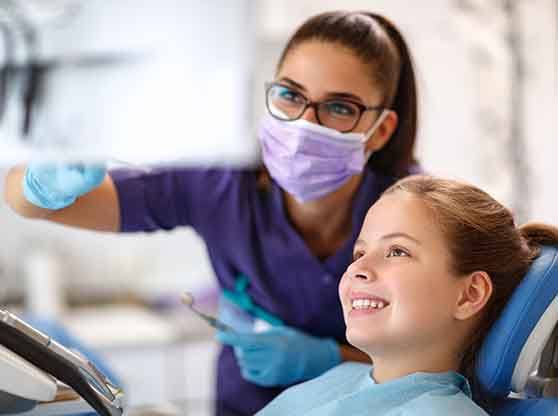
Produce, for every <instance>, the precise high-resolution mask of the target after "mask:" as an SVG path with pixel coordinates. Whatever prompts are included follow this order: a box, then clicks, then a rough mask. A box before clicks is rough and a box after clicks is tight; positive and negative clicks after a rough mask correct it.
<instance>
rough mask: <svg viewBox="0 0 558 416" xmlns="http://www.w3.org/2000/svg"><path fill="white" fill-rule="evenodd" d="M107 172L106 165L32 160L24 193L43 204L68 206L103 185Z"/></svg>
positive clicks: (47, 206) (25, 179)
mask: <svg viewBox="0 0 558 416" xmlns="http://www.w3.org/2000/svg"><path fill="white" fill-rule="evenodd" d="M106 173H107V170H106V168H105V167H104V166H102V165H84V164H83V163H74V164H31V165H29V166H28V167H27V169H26V170H25V176H24V178H23V195H24V196H25V198H26V199H27V200H28V201H29V202H31V203H32V204H34V205H37V206H38V207H41V208H47V209H61V208H65V207H67V206H68V205H71V204H73V203H74V202H75V200H76V198H77V197H79V196H81V195H83V194H86V193H87V192H89V191H91V190H92V189H94V188H96V187H97V186H99V185H100V184H101V182H102V181H103V179H104V177H105V175H106Z"/></svg>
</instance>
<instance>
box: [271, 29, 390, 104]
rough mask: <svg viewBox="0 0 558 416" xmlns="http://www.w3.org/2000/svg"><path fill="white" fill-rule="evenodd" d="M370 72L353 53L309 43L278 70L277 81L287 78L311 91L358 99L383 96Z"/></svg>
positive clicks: (296, 49)
mask: <svg viewBox="0 0 558 416" xmlns="http://www.w3.org/2000/svg"><path fill="white" fill-rule="evenodd" d="M370 71H371V68H370V66H369V65H366V64H365V63H363V62H362V60H361V59H360V58H359V57H358V56H356V55H355V54H354V53H353V52H352V51H351V50H350V49H348V48H346V47H344V46H342V45H340V44H336V43H331V42H323V41H316V40H313V41H306V42H303V43H301V44H299V45H297V46H295V47H294V48H293V49H292V50H291V51H289V53H288V54H287V56H286V57H285V60H284V62H283V64H282V66H281V67H280V68H279V71H278V73H277V77H278V78H282V77H286V78H289V79H292V80H293V81H295V82H297V83H298V84H301V85H302V86H303V87H305V88H306V89H307V90H308V91H310V92H314V91H319V92H320V93H327V92H331V91H336V92H341V91H345V92H350V93H353V94H355V95H359V96H363V97H364V96H366V98H368V97H370V96H371V95H372V96H374V97H372V98H377V97H375V96H376V95H377V96H378V97H379V96H381V92H380V91H378V88H377V87H376V85H375V84H374V82H373V81H372V77H371V72H370Z"/></svg>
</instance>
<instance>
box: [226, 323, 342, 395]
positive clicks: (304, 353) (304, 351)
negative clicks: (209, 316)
mask: <svg viewBox="0 0 558 416" xmlns="http://www.w3.org/2000/svg"><path fill="white" fill-rule="evenodd" d="M217 339H218V340H219V341H221V342H222V343H223V344H227V345H231V346H232V347H234V354H235V356H236V359H237V361H238V365H239V366H240V369H241V373H242V377H243V378H244V379H246V380H248V381H251V382H252V383H254V384H258V385H260V386H266V387H270V386H281V385H283V386H284V385H288V384H292V383H295V382H298V381H302V380H308V379H310V378H314V377H316V376H319V375H320V374H322V373H323V372H325V371H327V370H329V369H330V368H332V367H334V366H336V365H337V364H339V363H341V352H340V349H339V345H338V344H337V342H336V341H335V340H333V339H331V338H317V337H313V336H310V335H307V334H305V333H303V332H300V331H298V330H296V329H294V328H291V327H287V326H276V327H273V328H271V329H270V330H268V331H266V332H260V333H237V332H229V331H219V332H218V333H217Z"/></svg>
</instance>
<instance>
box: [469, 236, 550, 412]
mask: <svg viewBox="0 0 558 416" xmlns="http://www.w3.org/2000/svg"><path fill="white" fill-rule="evenodd" d="M476 374H477V376H478V379H479V384H480V387H481V389H482V398H483V399H484V400H486V405H485V406H484V407H485V410H486V411H487V412H488V413H489V414H490V415H495V416H558V246H546V247H543V249H542V251H541V254H540V256H539V257H538V258H537V259H536V260H535V261H534V262H533V264H532V265H531V268H530V269H529V272H528V273H527V275H526V276H525V277H524V279H523V280H522V282H521V284H520V285H519V286H518V287H517V289H516V290H515V292H514V294H513V296H512V297H511V299H510V300H509V302H508V304H507V305H506V307H505V308H504V310H503V311H502V314H501V316H500V317H499V318H498V320H497V321H496V322H495V324H494V326H493V328H492V330H491V331H490V333H489V335H488V336H487V338H486V339H485V341H484V342H483V345H482V347H481V350H480V351H479V355H478V359H477V363H476ZM510 393H512V395H513V396H514V398H512V397H509V396H510Z"/></svg>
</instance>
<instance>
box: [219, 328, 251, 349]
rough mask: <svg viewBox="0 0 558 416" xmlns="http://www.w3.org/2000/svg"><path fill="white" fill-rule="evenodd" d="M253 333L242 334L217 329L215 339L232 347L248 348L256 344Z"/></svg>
mask: <svg viewBox="0 0 558 416" xmlns="http://www.w3.org/2000/svg"><path fill="white" fill-rule="evenodd" d="M254 335H255V334H249V333H246V334H244V333H239V332H232V331H217V340H219V341H220V342H221V343H223V344H226V345H231V346H233V347H243V348H248V347H251V346H254V345H257V344H258V342H257V338H255V337H254Z"/></svg>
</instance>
